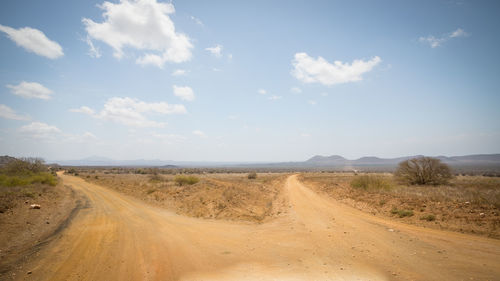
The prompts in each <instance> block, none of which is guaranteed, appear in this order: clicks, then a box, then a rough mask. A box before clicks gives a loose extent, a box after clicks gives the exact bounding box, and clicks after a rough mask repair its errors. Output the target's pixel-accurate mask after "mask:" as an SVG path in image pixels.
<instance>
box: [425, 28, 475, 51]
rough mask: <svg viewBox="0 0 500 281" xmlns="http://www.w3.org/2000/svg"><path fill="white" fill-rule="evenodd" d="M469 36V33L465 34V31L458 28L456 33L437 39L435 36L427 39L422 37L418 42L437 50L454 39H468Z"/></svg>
mask: <svg viewBox="0 0 500 281" xmlns="http://www.w3.org/2000/svg"><path fill="white" fill-rule="evenodd" d="M466 36H469V33H467V32H465V31H464V30H463V29H461V28H458V29H456V30H455V31H452V32H449V33H447V34H444V35H442V36H440V37H435V36H434V35H429V36H427V37H423V36H422V37H420V38H418V41H420V42H422V43H426V44H429V46H431V48H437V47H439V46H441V45H443V43H444V42H446V41H448V40H450V39H452V38H458V37H466Z"/></svg>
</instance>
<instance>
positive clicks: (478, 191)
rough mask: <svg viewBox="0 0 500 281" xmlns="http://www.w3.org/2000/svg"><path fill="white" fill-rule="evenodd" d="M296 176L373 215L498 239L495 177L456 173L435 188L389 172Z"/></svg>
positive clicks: (499, 199) (499, 202)
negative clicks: (399, 178)
mask: <svg viewBox="0 0 500 281" xmlns="http://www.w3.org/2000/svg"><path fill="white" fill-rule="evenodd" d="M301 178H302V180H303V181H305V183H306V184H307V185H308V186H309V187H311V188H313V189H316V190H317V191H320V192H323V193H326V194H328V195H330V196H331V197H334V198H335V199H337V200H340V201H342V202H344V203H346V204H348V205H351V206H353V207H355V208H358V209H360V210H363V211H366V212H370V213H372V214H375V215H382V216H387V217H395V218H397V219H398V220H402V221H405V222H408V223H412V224H417V225H423V226H427V227H433V228H439V229H449V230H454V231H460V232H468V233H477V234H481V235H486V236H490V237H495V238H500V217H499V214H500V178H493V177H483V176H458V177H455V178H454V179H452V180H451V181H450V183H449V184H447V185H439V186H416V185H412V186H406V185H401V184H398V183H397V182H396V181H395V180H394V178H393V176H392V175H391V174H362V175H354V174H348V173H308V174H303V175H302V176H301ZM410 212H412V213H413V214H414V215H410Z"/></svg>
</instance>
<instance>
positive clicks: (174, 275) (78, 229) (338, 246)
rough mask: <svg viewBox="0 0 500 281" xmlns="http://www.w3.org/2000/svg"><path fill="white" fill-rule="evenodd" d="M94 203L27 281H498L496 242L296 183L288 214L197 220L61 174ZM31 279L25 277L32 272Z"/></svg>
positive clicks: (32, 264) (34, 263)
mask: <svg viewBox="0 0 500 281" xmlns="http://www.w3.org/2000/svg"><path fill="white" fill-rule="evenodd" d="M61 178H62V180H63V181H64V184H66V185H70V186H72V187H73V189H74V190H76V191H77V192H80V193H82V194H84V195H85V196H86V197H88V202H89V208H85V209H82V210H81V211H80V213H79V214H78V215H77V216H76V218H75V219H74V220H73V221H72V223H71V224H70V225H69V227H68V228H67V229H66V230H64V231H63V232H62V234H61V237H60V238H58V239H55V240H53V241H52V242H50V243H49V244H48V245H47V246H46V247H44V249H42V250H41V251H40V252H39V254H38V255H37V256H34V257H32V259H31V260H30V261H29V262H28V263H27V264H25V265H24V268H23V271H22V272H17V274H16V275H15V276H14V279H21V280H23V279H26V280H500V262H499V261H500V241H499V240H494V239H488V238H483V237H478V236H470V235H464V234H459V233H452V232H445V231H439V230H433V229H424V228H420V227H417V226H411V225H405V224H401V223H397V222H393V221H387V220H384V219H382V218H378V217H374V216H371V215H368V214H365V213H362V212H361V211H358V210H355V209H353V208H351V207H347V206H345V205H342V204H340V203H338V202H336V201H334V200H332V199H327V198H323V197H321V196H319V195H318V194H316V193H314V192H313V191H312V190H310V189H309V188H308V187H306V186H304V185H303V184H301V183H300V182H299V181H298V179H297V176H295V175H294V176H290V177H289V178H288V179H287V181H286V184H285V186H284V194H285V195H286V198H287V200H285V203H283V204H284V206H283V207H285V208H286V209H287V213H286V215H284V216H281V217H279V218H276V219H274V220H271V221H269V222H266V223H262V224H254V223H249V222H232V221H231V222H230V221H222V220H213V219H197V218H190V217H186V216H181V215H177V214H174V213H173V212H171V211H167V210H164V209H160V208H157V207H153V206H150V205H147V204H145V203H143V202H141V201H139V200H137V199H133V198H130V197H128V196H126V195H123V194H120V193H118V192H115V191H112V190H110V189H107V188H104V187H100V186H98V185H95V184H92V183H88V182H85V181H84V180H82V179H80V178H77V177H72V176H66V175H61ZM28 271H30V272H32V273H31V274H27V272H28Z"/></svg>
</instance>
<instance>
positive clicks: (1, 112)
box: [0, 104, 30, 120]
mask: <svg viewBox="0 0 500 281" xmlns="http://www.w3.org/2000/svg"><path fill="white" fill-rule="evenodd" d="M0 117H2V118H5V119H12V120H29V119H30V118H29V116H25V115H19V114H17V113H16V111H14V110H13V109H12V108H10V107H8V106H6V105H5V104H0Z"/></svg>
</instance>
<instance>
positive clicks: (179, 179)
mask: <svg viewBox="0 0 500 281" xmlns="http://www.w3.org/2000/svg"><path fill="white" fill-rule="evenodd" d="M174 181H175V182H176V183H177V184H178V185H180V186H182V185H186V184H187V185H192V184H196V183H197V182H199V181H200V179H199V178H197V177H195V176H184V175H180V176H176V177H175V179H174Z"/></svg>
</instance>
